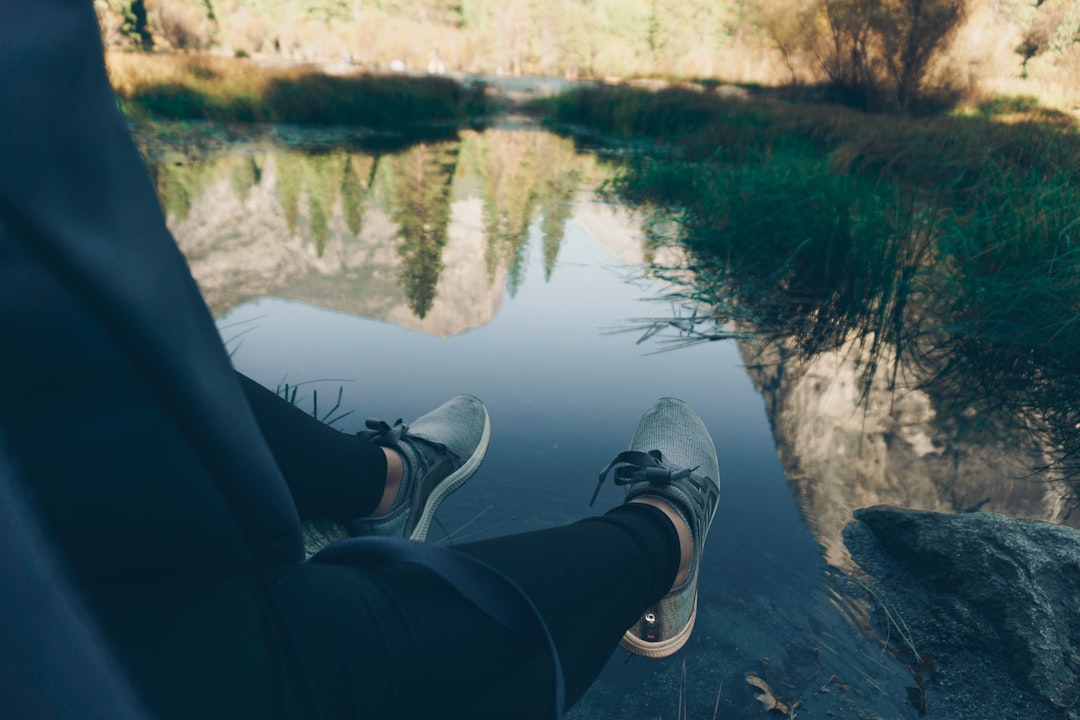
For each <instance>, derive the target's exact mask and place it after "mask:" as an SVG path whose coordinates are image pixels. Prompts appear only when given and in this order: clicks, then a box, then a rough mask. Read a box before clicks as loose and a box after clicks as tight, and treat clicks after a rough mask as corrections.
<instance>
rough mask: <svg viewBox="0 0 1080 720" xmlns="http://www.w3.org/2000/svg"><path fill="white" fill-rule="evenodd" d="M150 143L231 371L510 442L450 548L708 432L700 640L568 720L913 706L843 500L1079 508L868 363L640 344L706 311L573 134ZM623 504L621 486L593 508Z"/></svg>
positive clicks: (1028, 510) (238, 135)
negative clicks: (846, 530) (483, 427)
mask: <svg viewBox="0 0 1080 720" xmlns="http://www.w3.org/2000/svg"><path fill="white" fill-rule="evenodd" d="M139 143H140V145H141V147H142V149H143V151H144V153H145V154H146V156H147V158H148V161H149V164H150V168H151V173H152V174H153V177H154V180H155V183H156V185H157V188H158V191H159V194H160V196H161V199H162V204H163V206H164V208H165V211H166V214H167V218H168V222H169V226H170V228H171V230H172V231H173V233H174V235H175V236H176V239H177V241H178V243H179V245H180V247H181V249H182V250H183V251H184V253H185V255H186V256H187V258H188V260H189V263H190V265H191V268H192V272H193V274H194V276H195V278H196V280H197V281H198V282H199V285H200V287H201V289H202V291H203V294H204V296H205V297H206V299H207V303H208V304H209V306H210V307H211V310H212V312H213V313H214V315H215V317H216V319H217V321H218V325H219V328H220V331H221V334H222V338H223V340H224V341H225V344H226V346H227V347H228V349H229V350H230V352H231V354H232V358H233V361H234V363H235V365H236V366H237V368H238V369H239V370H241V371H242V372H244V373H246V374H247V375H249V376H251V377H252V378H254V379H256V380H257V381H259V382H261V383H263V384H264V385H266V386H267V387H269V388H271V389H279V391H281V392H289V393H290V394H291V393H292V392H293V391H294V390H295V393H296V394H295V401H296V404H297V405H298V406H300V407H301V408H303V409H305V410H309V411H313V412H316V413H317V414H318V415H319V416H320V417H327V418H328V419H331V420H332V421H333V424H334V425H335V426H336V427H338V428H340V429H341V430H343V431H355V430H357V429H360V428H362V427H363V422H364V420H365V419H366V418H381V419H385V420H388V421H393V420H394V419H396V418H399V417H400V418H404V419H406V420H410V419H412V418H414V417H416V416H418V415H420V414H422V413H424V412H426V411H427V410H428V409H430V408H431V407H434V406H435V405H438V404H440V403H441V402H443V401H444V400H445V399H447V398H449V397H450V396H452V395H455V394H458V393H471V394H473V395H476V396H478V397H480V398H481V399H482V400H483V401H484V402H485V404H486V405H487V407H488V409H489V411H490V413H491V417H492V423H493V439H492V444H491V448H490V450H489V452H488V455H487V458H486V460H485V461H484V464H483V465H482V467H481V468H480V470H479V472H478V473H477V474H476V475H475V477H474V478H473V479H472V480H470V482H469V483H468V484H466V485H465V486H464V487H463V488H462V489H461V490H459V491H458V492H456V493H455V494H453V495H452V496H451V497H450V498H449V499H448V500H447V501H446V502H445V503H444V504H443V505H442V506H441V508H440V510H439V514H438V517H437V520H438V523H437V524H435V525H433V527H432V531H431V533H430V534H429V538H428V539H429V541H431V542H444V543H446V542H460V541H465V540H475V539H481V538H485V537H492V536H496V535H501V534H507V533H512V532H519V531H525V530H532V529H538V528H545V527H551V526H555V525H560V524H565V523H568V522H573V521H574V520H577V519H580V518H583V517H586V516H588V515H589V514H591V513H592V512H593V511H591V510H590V508H589V507H588V501H589V497H590V495H591V493H592V490H593V487H594V485H595V483H596V477H597V473H598V471H599V470H600V469H601V468H602V467H603V466H604V465H605V464H606V463H607V462H608V461H609V460H610V459H611V458H612V457H613V456H614V455H615V454H616V453H617V452H619V451H620V450H622V449H624V448H625V446H626V444H627V442H628V440H629V437H630V433H631V431H632V429H633V427H634V425H635V424H636V422H637V419H638V417H639V415H640V413H641V412H642V410H644V409H645V408H646V407H647V406H648V405H649V404H651V403H652V401H653V400H654V399H655V398H657V397H660V396H664V395H672V396H676V397H680V398H682V399H684V400H686V401H687V402H688V403H689V404H690V406H691V407H693V408H694V409H695V410H696V411H697V412H698V413H699V414H700V415H701V417H702V418H703V420H704V421H705V423H706V425H707V426H708V428H709V430H710V431H711V433H712V435H713V438H714V439H715V442H716V448H717V453H718V456H719V459H720V470H721V504H720V508H719V511H718V515H717V518H716V521H715V524H714V525H713V528H712V530H711V532H710V536H709V542H708V545H707V549H706V554H705V558H704V564H703V569H702V580H701V586H700V600H699V602H700V606H699V619H698V625H697V628H696V630H695V632H694V635H693V637H692V639H691V641H690V643H689V644H688V646H687V648H686V650H685V651H684V652H681V653H679V654H677V655H676V656H675V657H673V658H669V659H666V660H662V661H647V660H644V659H642V658H632V659H630V661H629V662H626V659H627V658H626V656H625V654H624V653H622V652H621V651H617V652H616V653H615V655H614V656H613V658H612V660H611V662H610V663H609V665H608V667H607V668H606V669H605V671H604V673H603V674H602V676H601V677H600V679H599V681H598V682H597V683H596V684H595V686H594V687H593V688H592V689H591V690H590V691H589V693H587V694H586V696H585V697H584V698H583V699H582V701H581V702H580V703H578V705H577V706H576V707H575V708H574V709H573V711H572V712H571V713H570V717H571V718H609V717H610V718H658V717H676V715H677V713H678V711H679V707H680V703H681V704H682V705H683V707H684V708H685V712H686V717H688V718H711V717H714V716H718V717H754V716H763V715H764V714H765V713H764V712H763V707H762V704H761V702H760V701H759V700H757V699H755V695H757V694H758V693H759V691H758V690H757V689H755V688H754V687H752V686H750V685H748V684H747V683H746V681H745V676H746V674H747V673H754V674H756V675H758V676H759V677H761V678H763V679H764V680H765V681H766V682H767V683H768V684H769V685H770V687H771V688H772V690H773V692H774V693H775V695H776V696H777V698H779V699H781V700H783V701H784V702H785V703H788V704H793V703H794V702H795V701H797V700H798V701H801V706H800V707H801V710H800V712H804V711H805V712H807V714H808V716H809V715H812V716H814V717H823V716H825V715H826V713H834V714H835V715H836V716H838V717H853V718H861V717H867V718H874V717H880V718H887V719H890V720H891V719H892V718H909V717H913V716H914V710H913V709H912V708H911V707H910V706H909V705H908V704H907V698H906V692H905V688H906V687H907V686H909V685H911V677H910V674H909V673H908V671H907V670H906V669H905V668H904V667H903V666H902V665H901V664H900V663H898V662H896V661H895V660H893V659H892V658H891V657H890V655H889V652H888V650H887V648H886V645H887V639H886V637H885V633H884V631H882V630H881V629H880V628H879V627H878V626H877V625H876V622H875V619H874V618H873V617H872V615H871V613H870V612H869V610H868V606H867V603H866V601H865V598H864V597H863V594H862V592H861V590H860V588H859V587H858V586H857V585H856V584H854V583H852V582H850V581H848V580H847V577H848V573H849V572H850V571H851V569H852V568H851V564H850V559H849V558H848V557H847V554H846V551H845V550H844V548H843V544H842V539H841V537H840V533H841V531H842V529H843V527H844V526H845V525H846V524H847V523H848V522H850V521H851V511H852V510H853V509H855V508H858V507H862V506H867V505H872V504H876V503H888V504H894V505H901V506H905V507H913V508H922V509H933V510H947V511H961V510H966V509H971V508H976V507H977V508H982V509H986V510H995V511H998V512H1005V513H1008V514H1012V515H1016V516H1021V517H1028V518H1038V519H1044V520H1049V521H1054V522H1061V521H1062V519H1063V518H1064V517H1065V514H1066V503H1065V501H1064V498H1063V493H1062V491H1061V488H1060V487H1057V486H1055V485H1053V484H1051V483H1047V482H1043V481H1036V480H1031V479H1026V480H1025V479H1023V476H1024V475H1025V474H1026V473H1025V467H1026V465H1025V463H1026V461H1027V460H1026V459H1025V458H1023V457H1018V456H1015V455H1014V454H1010V451H1009V448H1008V447H1007V446H1008V443H1007V442H992V443H988V442H985V441H984V440H972V439H966V438H964V437H958V436H956V435H955V433H952V434H950V433H951V431H950V430H949V429H948V428H947V427H946V424H943V423H942V422H940V418H938V417H936V415H935V411H934V408H933V404H932V402H931V401H930V399H929V398H928V397H926V396H925V395H923V394H921V393H919V392H918V391H916V390H910V391H903V390H900V391H897V392H892V391H891V389H887V388H885V387H884V385H883V384H879V385H875V386H874V387H872V388H871V390H870V392H869V394H868V396H867V398H866V401H865V403H860V402H859V391H858V388H857V385H858V380H857V375H858V372H857V369H856V367H855V366H857V364H858V359H859V358H858V357H852V355H853V354H854V355H857V353H853V352H848V353H846V354H845V353H843V352H837V353H831V354H825V355H823V356H820V357H817V358H815V359H813V360H812V361H807V360H796V359H794V358H786V357H785V356H784V355H783V353H777V352H775V351H774V350H772V349H770V348H768V347H765V346H759V345H758V344H757V343H756V342H755V341H754V340H752V339H742V340H735V339H731V340H724V341H720V342H706V343H698V344H685V345H684V344H681V343H679V342H677V341H678V339H679V331H678V329H677V328H676V327H671V329H670V330H669V331H667V332H659V333H657V334H655V335H651V334H650V333H647V332H646V331H645V328H650V327H651V328H655V327H656V325H655V323H654V321H660V325H663V322H662V321H663V320H664V319H665V318H675V317H678V316H681V315H686V314H687V313H692V312H694V309H693V308H690V307H687V306H685V305H684V304H683V303H681V302H679V301H675V300H673V299H671V294H672V292H673V291H677V290H679V288H677V287H673V286H672V285H671V284H670V281H668V280H662V279H660V278H661V273H658V272H657V271H656V268H657V267H661V266H662V267H665V268H670V267H672V266H678V265H679V263H680V262H684V260H683V258H682V256H681V254H680V252H679V250H678V248H677V247H672V246H659V247H658V246H657V245H656V244H655V243H654V242H653V241H652V240H651V239H649V238H648V237H647V233H646V232H645V227H646V225H647V223H648V220H649V218H648V215H647V214H646V213H644V212H642V211H639V210H637V209H634V208H627V207H621V206H619V205H618V204H617V203H613V202H611V200H610V199H609V198H607V197H606V196H603V195H599V194H597V193H596V192H595V190H596V188H597V187H598V186H599V185H600V184H602V183H603V181H604V180H605V179H607V177H608V176H609V174H610V172H611V170H610V169H609V165H608V164H607V163H606V162H605V161H604V154H603V153H599V154H598V153H594V152H590V151H587V150H582V149H580V148H578V147H575V144H574V143H573V141H571V140H569V139H566V138H562V137H559V136H556V135H554V134H550V133H547V132H543V131H540V130H530V129H514V130H510V129H502V130H499V129H496V130H488V131H486V132H464V133H461V134H460V135H456V136H453V137H448V138H446V139H442V140H428V141H425V142H420V143H412V144H410V143H407V142H403V141H397V142H390V141H388V140H386V139H379V138H373V137H370V136H366V135H363V134H352V133H350V132H349V131H345V130H337V131H323V132H314V131H302V130H297V129H291V128H258V129H251V128H248V129H243V130H241V129H236V128H226V127H219V126H212V125H166V126H159V127H157V128H156V129H155V130H154V131H153V134H147V133H146V132H145V131H143V132H141V133H140V136H139ZM669 275H670V273H663V276H665V277H668V276H669ZM686 277H687V278H688V280H689V281H690V282H692V276H690V275H688V276H686ZM672 341H676V342H672ZM950 427H951V426H950ZM619 492H620V491H619V490H618V489H616V488H615V487H614V486H613V485H612V484H610V483H609V484H607V485H606V486H605V489H604V490H603V491H602V492H601V495H600V498H599V499H598V501H597V507H596V509H597V510H599V511H601V512H602V511H603V510H605V509H607V508H608V507H611V506H612V505H614V504H616V503H618V502H619V501H620V495H619ZM718 695H719V711H718V713H717V712H716V710H715V708H716V703H717V697H718ZM680 696H681V697H682V700H680ZM714 713H715V715H714Z"/></svg>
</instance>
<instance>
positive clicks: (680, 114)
mask: <svg viewBox="0 0 1080 720" xmlns="http://www.w3.org/2000/svg"><path fill="white" fill-rule="evenodd" d="M546 109H547V112H548V113H549V115H550V117H552V118H553V119H554V120H556V121H557V122H561V123H568V124H572V125H574V126H576V127H579V128H587V129H589V130H591V131H593V132H597V133H601V134H604V135H608V136H611V137H615V138H618V139H620V140H624V141H625V140H634V141H637V142H638V143H639V144H640V142H641V141H642V140H644V141H646V146H647V147H648V146H651V147H652V150H651V151H646V152H644V153H639V154H636V155H632V156H630V159H629V160H627V161H626V166H625V168H624V170H623V172H622V175H621V179H620V180H619V181H618V182H617V183H616V184H615V185H614V190H615V191H617V192H618V193H619V194H620V195H621V196H622V197H623V198H624V199H626V200H629V201H631V202H635V203H639V204H643V205H645V206H651V207H652V208H653V209H654V212H655V215H656V217H657V220H658V221H659V222H657V223H656V225H655V227H656V229H657V232H659V231H660V229H661V228H672V227H674V228H676V229H677V230H676V232H675V235H676V238H675V239H676V240H677V241H678V242H680V243H681V244H683V245H684V246H685V247H687V248H688V249H690V250H691V252H692V253H693V255H694V256H695V258H696V260H695V262H696V270H697V278H698V279H697V284H696V287H695V288H694V289H693V292H694V293H695V294H697V295H698V296H700V297H701V298H702V299H704V300H706V301H707V302H708V303H709V304H711V305H712V306H713V307H714V308H715V309H716V317H715V319H714V320H713V321H712V322H713V326H712V327H713V328H714V331H716V330H715V329H718V328H720V327H722V326H723V324H724V323H727V322H730V321H732V320H736V321H743V322H748V323H750V324H751V325H752V326H753V327H755V328H756V329H757V330H758V332H760V333H762V334H765V335H767V336H768V337H771V338H774V339H776V340H778V341H782V342H784V343H785V344H786V345H788V346H789V347H792V348H794V349H795V350H796V351H798V352H801V353H804V354H805V355H807V356H812V355H814V354H816V353H818V352H822V351H825V350H835V349H838V348H841V347H844V346H845V344H846V343H849V342H851V340H852V339H854V340H855V342H856V343H858V344H860V345H862V346H863V347H864V349H868V350H869V353H868V357H870V358H871V360H870V362H869V363H868V364H867V365H866V366H865V367H864V387H867V388H868V387H869V382H870V379H871V378H872V377H873V376H874V374H875V373H877V372H879V371H880V369H881V368H890V370H889V372H893V373H895V372H897V371H898V370H897V368H898V367H899V364H898V363H895V362H894V360H903V361H906V362H907V367H909V368H910V367H917V368H918V370H917V371H916V372H915V373H914V374H913V376H914V377H917V378H918V379H919V382H921V383H923V384H924V386H925V387H926V388H927V389H928V390H929V391H930V392H931V393H932V394H933V395H934V396H935V398H936V400H935V402H936V403H937V405H938V406H939V408H941V409H945V406H949V409H950V410H952V411H954V412H955V414H956V416H957V417H959V416H961V415H966V416H968V417H972V418H974V420H973V422H972V425H981V426H983V427H984V428H985V427H989V426H991V425H994V424H1000V425H1007V426H1011V427H1014V428H1015V427H1025V428H1027V429H1031V430H1032V431H1033V432H1035V433H1036V435H1037V436H1038V440H1039V443H1040V445H1041V446H1043V447H1045V448H1047V449H1048V453H1049V455H1050V456H1051V457H1052V459H1053V460H1055V461H1057V463H1058V464H1059V467H1068V472H1069V473H1071V474H1073V475H1074V476H1076V477H1080V437H1078V435H1080V433H1078V432H1077V428H1078V423H1080V133H1078V131H1077V128H1076V126H1075V125H1074V124H1073V123H1072V122H1071V121H1069V120H1067V119H1066V118H1064V117H1062V116H1060V115H1057V114H1055V113H1052V112H1047V111H1044V110H1040V109H1039V108H1038V107H1037V106H1032V105H1031V104H1029V103H1018V102H1013V101H999V102H997V103H995V104H993V105H987V106H984V107H982V108H972V109H971V110H970V111H969V112H968V114H966V115H951V116H944V117H937V118H911V117H897V116H870V115H865V114H862V113H859V112H855V111H851V110H848V109H845V108H839V107H834V106H828V105H821V104H807V103H784V102H776V101H768V100H740V99H734V98H727V97H720V96H718V95H716V94H712V93H708V92H701V91H696V90H689V89H682V90H679V89H676V90H668V91H665V92H661V93H648V92H642V91H637V90H632V89H628V88H605V87H599V88H590V89H580V90H577V91H575V92H574V93H572V94H568V95H566V96H563V97H560V98H556V99H555V100H553V101H552V102H551V103H549V104H548V106H547V108H546ZM703 332H706V333H708V332H710V330H709V329H705V330H704V331H703ZM894 379H895V376H894ZM942 414H943V415H945V413H942Z"/></svg>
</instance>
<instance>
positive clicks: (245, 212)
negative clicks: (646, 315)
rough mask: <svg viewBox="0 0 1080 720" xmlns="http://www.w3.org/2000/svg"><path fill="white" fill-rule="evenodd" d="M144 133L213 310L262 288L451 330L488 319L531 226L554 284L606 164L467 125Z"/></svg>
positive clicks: (517, 279) (544, 137) (439, 331)
mask: <svg viewBox="0 0 1080 720" xmlns="http://www.w3.org/2000/svg"><path fill="white" fill-rule="evenodd" d="M174 148H175V145H170V144H167V143H161V142H155V138H144V149H145V151H146V154H147V156H148V159H149V161H150V166H151V172H152V174H153V177H154V180H155V183H156V184H157V188H158V193H159V196H160V198H161V201H162V204H163V206H164V209H165V211H166V214H167V218H168V221H169V224H170V227H172V229H173V231H174V234H175V235H176V237H177V238H178V242H179V243H180V245H181V249H182V250H183V251H184V253H185V254H186V255H187V257H188V261H189V263H190V264H191V266H192V271H193V273H194V275H195V277H196V279H197V280H198V282H199V284H200V287H201V289H202V291H203V294H204V296H205V297H206V299H207V303H208V304H209V305H210V308H211V311H212V312H213V313H214V314H215V315H217V316H220V315H223V314H224V313H226V312H228V310H229V309H230V308H232V307H235V306H236V305H238V304H241V303H243V302H246V301H248V300H252V299H254V298H257V297H261V296H265V295H274V296H277V297H283V298H288V299H294V300H302V301H305V302H310V303H313V304H317V305H320V306H323V307H328V308H332V309H336V310H341V311H343V312H350V313H354V314H358V315H362V316H367V317H377V318H381V319H385V320H388V321H391V322H395V323H398V324H401V325H404V326H406V327H409V328H411V329H416V330H420V331H422V332H428V333H432V334H436V335H440V336H444V337H445V336H449V335H453V334H456V333H460V332H463V331H465V330H467V329H469V328H474V327H477V326H479V325H482V324H484V323H487V322H490V320H491V319H492V318H493V317H494V315H495V312H496V311H497V309H498V307H499V303H500V301H501V298H502V291H503V288H504V287H505V288H507V289H508V290H509V293H510V296H511V297H513V296H514V295H515V294H516V292H517V289H518V288H519V287H520V285H521V283H522V280H523V274H524V258H525V248H526V245H527V243H528V238H529V228H530V226H531V225H532V223H533V222H534V221H536V220H537V219H540V232H541V234H542V245H543V256H544V264H543V268H544V275H545V277H547V278H550V276H551V273H552V270H553V268H554V266H555V260H556V258H557V257H558V255H559V250H560V246H561V244H562V241H563V237H564V235H565V227H566V223H567V221H568V220H569V219H570V212H571V206H572V202H573V200H574V198H575V197H576V195H577V194H578V193H579V192H580V190H581V188H582V187H583V185H586V184H595V183H596V182H597V181H598V179H599V175H600V173H601V170H600V168H599V166H598V165H597V163H596V162H595V159H594V158H593V157H592V156H590V155H585V154H580V153H578V152H576V151H575V149H574V147H573V143H572V142H570V141H568V140H566V139H563V138H559V137H557V136H554V135H551V134H548V133H540V132H508V131H489V132H486V133H475V132H466V133H463V134H462V135H460V136H459V137H455V138H454V139H452V140H443V141H435V142H419V143H416V144H412V145H410V146H406V147H403V148H394V149H392V150H390V151H387V150H380V149H368V148H364V147H360V148H349V147H347V146H342V145H341V144H331V145H328V146H315V147H310V146H307V147H300V148H298V147H295V146H293V145H292V144H289V143H283V142H281V139H280V138H279V137H275V136H269V137H267V136H260V137H253V138H247V139H245V141H244V142H239V143H238V142H228V143H222V142H215V138H213V137H212V136H209V137H204V138H202V139H201V141H200V140H198V139H196V140H195V141H191V140H190V139H189V141H188V145H187V146H186V147H185V148H183V152H182V153H181V152H177V151H176V150H175V149H174Z"/></svg>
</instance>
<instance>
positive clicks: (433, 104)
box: [106, 52, 486, 130]
mask: <svg viewBox="0 0 1080 720" xmlns="http://www.w3.org/2000/svg"><path fill="white" fill-rule="evenodd" d="M106 64H107V66H108V70H109V78H110V81H111V82H112V84H113V87H114V89H115V91H116V95H117V98H118V100H119V101H120V104H121V107H122V108H123V110H124V112H125V113H126V114H128V115H129V116H132V117H135V118H148V119H183V120H195V119H199V120H217V121H230V122H275V123H299V124H308V125H361V126H365V127H370V128H376V129H389V130H399V129H403V128H407V127H409V126H411V125H418V124H431V123H440V124H447V123H451V124H453V123H462V122H465V121H466V120H468V119H469V118H472V117H475V116H478V115H481V114H483V113H484V112H486V106H485V104H484V102H485V101H484V94H483V88H482V87H477V88H474V89H472V90H468V89H466V88H464V87H463V86H462V85H460V84H459V83H457V82H454V81H453V80H450V79H448V78H444V77H414V76H406V75H393V76H386V75H372V74H365V73H356V74H349V75H341V76H336V75H327V74H325V73H323V72H322V71H321V70H320V69H318V68H316V67H313V66H284V67H283V66H277V67H272V66H266V65H262V64H260V63H258V62H255V61H253V60H251V59H247V58H229V57H221V56H213V55H204V54H198V55H195V54H169V55H155V54H128V53H120V52H110V53H108V55H107V56H106Z"/></svg>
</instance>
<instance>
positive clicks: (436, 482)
mask: <svg viewBox="0 0 1080 720" xmlns="http://www.w3.org/2000/svg"><path fill="white" fill-rule="evenodd" d="M367 427H368V430H366V431H363V432H360V433H358V435H359V436H360V437H364V438H367V439H369V440H371V441H372V442H373V443H375V444H376V445H381V446H383V447H388V448H392V449H393V450H396V451H397V452H398V453H400V454H401V458H402V460H403V464H404V472H403V474H402V479H401V490H399V491H398V496H397V499H396V500H395V501H394V506H393V507H392V508H390V512H388V513H387V514H386V515H383V516H381V517H377V518H359V519H357V520H351V521H349V522H346V523H345V528H346V529H347V530H348V531H349V534H350V535H353V536H357V535H384V536H394V537H405V538H409V539H410V540H420V541H423V540H424V539H425V538H426V537H427V533H428V527H429V526H430V525H431V520H432V518H434V517H435V511H436V509H438V507H439V503H441V502H442V501H443V500H445V499H446V496H447V495H449V494H450V493H451V492H453V491H454V490H456V489H458V488H459V487H461V486H462V485H463V484H464V483H465V481H466V480H468V479H469V478H470V477H472V475H473V473H475V472H476V469H477V468H478V467H480V462H481V461H482V460H483V459H484V453H486V452H487V447H488V442H489V441H490V440H491V418H490V417H488V412H487V409H486V408H485V407H484V404H483V403H482V402H480V401H479V400H478V399H476V398H475V397H473V396H472V395H458V396H457V397H455V398H452V399H451V400H449V401H447V402H446V403H445V404H443V405H441V406H439V407H437V408H435V409H434V410H432V411H431V412H429V413H427V414H426V415H423V416H422V417H420V418H417V419H416V420H415V421H414V422H412V423H405V422H403V421H401V420H398V421H397V422H395V423H394V424H393V425H390V424H388V423H386V422H383V421H382V420H368V421H367Z"/></svg>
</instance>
